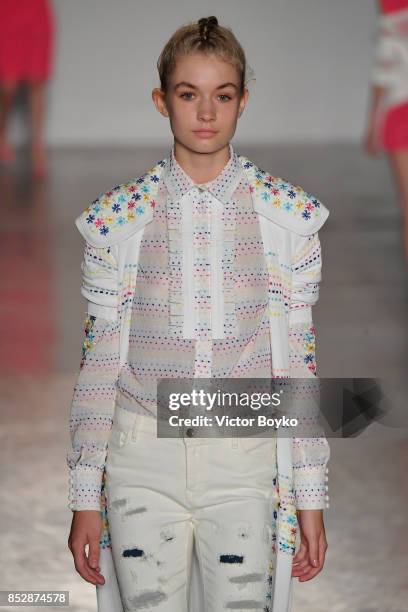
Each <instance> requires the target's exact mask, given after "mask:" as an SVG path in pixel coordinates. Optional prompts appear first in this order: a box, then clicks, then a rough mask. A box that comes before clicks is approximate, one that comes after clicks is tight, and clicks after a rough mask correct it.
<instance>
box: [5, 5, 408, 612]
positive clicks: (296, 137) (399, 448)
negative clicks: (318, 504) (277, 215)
mask: <svg viewBox="0 0 408 612" xmlns="http://www.w3.org/2000/svg"><path fill="white" fill-rule="evenodd" d="M386 5H387V2H383V3H381V4H380V3H378V2H376V1H375V0H358V2H356V0H342V1H341V2H338V1H336V0H253V1H252V2H251V3H249V2H244V1H243V0H222V1H221V2H220V1H213V0H207V2H206V4H205V7H204V8H203V5H202V3H201V2H198V0H190V2H188V3H186V2H183V1H182V0H173V1H172V2H164V1H157V0H156V2H150V3H148V2H146V1H142V2H136V0H120V2H116V3H113V2H111V1H109V0H87V1H86V2H83V1H80V0H70V1H69V2H67V1H63V0H54V1H53V2H51V1H49V2H46V1H45V0H19V2H16V1H15V0H0V210H1V222H0V267H1V271H2V275H1V278H2V285H1V287H0V338H1V340H0V365H1V369H0V402H1V422H0V436H1V438H0V448H1V455H0V456H1V462H2V467H3V469H2V486H1V496H2V497H1V499H2V503H1V506H0V513H1V514H0V516H1V528H0V529H1V538H2V555H1V561H0V590H6V589H7V590H8V589H32V588H35V589H54V590H69V591H70V598H71V607H70V609H71V610H75V611H78V612H91V611H94V610H96V598H95V587H93V586H92V585H90V584H88V583H86V582H84V581H83V580H82V578H81V577H80V576H79V575H78V574H77V573H76V571H75V568H74V566H73V561H72V557H71V553H70V551H69V550H68V548H67V539H68V534H69V529H70V522H71V511H70V510H68V508H67V495H68V470H67V467H66V463H65V452H66V449H67V448H68V445H69V435H68V417H69V409H70V401H71V397H72V392H73V387H74V384H75V380H76V376H77V374H78V371H79V362H80V358H81V345H82V338H83V329H82V326H83V320H84V317H85V307H86V306H85V302H84V300H83V298H82V297H81V296H80V283H81V271H80V263H81V259H82V255H83V241H82V238H81V236H80V235H79V233H78V231H77V229H76V228H75V226H74V219H75V218H76V216H77V215H79V214H80V212H81V211H82V210H83V209H84V208H85V207H87V206H88V205H89V204H90V203H91V202H92V201H93V200H94V199H95V198H96V197H97V196H98V195H99V194H100V193H102V192H103V191H105V190H107V189H108V188H109V187H111V186H112V185H116V184H119V183H121V182H123V181H125V180H128V179H130V178H132V177H137V176H139V175H141V174H142V173H143V172H145V171H146V170H147V169H148V168H150V167H152V166H153V165H154V164H155V163H156V162H157V161H158V160H160V159H163V158H164V157H166V156H167V155H168V153H169V151H170V148H171V146H172V142H173V141H172V134H171V131H170V126H169V124H168V121H167V119H165V118H163V117H162V116H161V115H160V114H159V113H158V112H157V111H156V109H155V107H154V105H153V102H152V100H151V90H152V89H153V88H154V87H157V86H159V80H158V74H157V70H156V61H157V58H158V56H159V54H160V51H161V49H162V47H163V46H164V44H165V43H166V41H167V40H168V38H169V37H170V36H171V34H172V33H173V32H174V31H175V30H176V29H177V28H178V27H179V26H180V25H182V24H183V23H186V22H188V21H191V20H196V19H199V18H200V17H204V16H209V15H216V16H217V18H218V20H219V22H220V23H221V24H222V25H226V26H228V27H231V28H232V30H233V31H234V33H235V34H236V36H237V38H238V39H239V41H240V42H241V44H242V46H243V47H244V49H245V51H246V54H247V60H248V62H249V64H250V66H251V67H252V68H253V70H254V73H255V74H254V76H255V77H256V80H252V81H251V82H250V83H249V90H250V99H249V103H248V106H247V108H246V110H245V112H244V113H243V115H242V117H241V119H240V120H239V122H238V127H237V132H236V134H235V136H234V139H233V141H232V144H233V146H234V147H235V149H236V150H237V151H238V152H239V153H242V154H244V155H246V156H247V157H249V158H250V159H251V160H253V161H254V162H255V163H257V164H258V165H259V166H260V167H261V168H264V169H267V170H268V171H270V172H271V174H273V175H276V176H282V177H284V178H287V179H288V180H289V181H291V182H293V183H297V184H300V185H302V187H304V188H305V189H306V190H307V191H310V192H311V193H312V194H313V195H315V196H316V197H318V198H319V199H320V200H321V201H322V202H324V204H325V205H326V206H327V207H328V208H329V210H330V213H331V214H330V217H329V219H328V222H327V223H326V224H325V226H324V227H323V229H322V231H321V236H320V237H321V242H322V249H323V280H322V284H321V292H320V300H319V302H318V304H317V305H316V307H315V308H314V321H315V325H316V328H317V366H318V374H319V376H321V377H329V376H330V377H379V378H380V379H381V381H382V383H383V389H384V391H385V393H386V394H387V397H388V398H389V400H390V402H391V404H392V405H393V406H395V408H396V410H399V411H400V412H401V411H402V412H403V413H405V407H406V393H407V382H406V378H407V363H408V351H407V347H408V343H407V338H408V334H407V320H408V317H407V314H408V309H407V305H408V299H407V297H408V295H407V294H408V290H407V285H408V283H407V262H408V249H407V244H408V230H407V220H406V218H407V215H408V212H407V211H408V186H407V184H408V153H407V150H408V120H407V115H408V110H407V109H408V91H407V92H406V97H405V98H404V97H403V94H404V91H403V90H404V87H405V85H406V87H405V89H407V88H408V67H407V66H408V43H407V33H408V25H407V26H406V27H405V26H404V27H401V28H400V30H398V32H397V34H395V35H394V39H393V40H394V42H395V41H396V42H395V45H396V46H394V47H392V45H391V47H390V44H389V41H390V40H391V39H390V36H391V37H392V36H393V34H392V32H391V34H390V33H389V32H388V34H386V36H388V38H385V39H384V37H383V39H382V40H380V38H381V36H382V34H380V32H382V33H384V28H385V27H386V26H387V23H385V25H384V23H383V22H381V18H383V17H384V15H385V14H386V12H388V13H391V12H392V13H393V16H392V18H391V19H392V20H394V21H392V23H391V25H392V27H394V26H395V14H396V13H397V12H398V13H399V14H400V15H402V16H404V15H405V17H406V19H405V21H406V24H408V2H403V1H402V0H390V2H388V6H386ZM404 11H405V12H404ZM381 16H382V17H381ZM398 18H399V16H398ZM402 21H403V20H401V23H402ZM404 23H405V22H404ZM381 28H382V29H381ZM384 40H385V42H384ZM398 45H399V47H398ZM395 49H396V50H395ZM398 49H400V56H398ZM405 52H406V53H405ZM404 53H405V59H406V62H407V63H406V64H405V65H404V64H403V57H404ZM395 58H397V60H396V59H395ZM401 58H402V59H401ZM393 62H394V65H393ZM395 63H397V64H398V66H397V69H395ZM398 79H399V85H398V84H397V85H396V82H397V80H398ZM390 83H391V84H393V87H394V89H395V87H397V89H398V87H399V92H400V97H399V99H397V98H395V97H394V98H393V106H392V109H397V111H398V114H397V115H395V114H393V115H388V117H389V120H388V119H386V117H387V114H386V113H389V112H390V111H389V109H390V105H389V104H388V107H387V106H385V101H386V96H387V93H389V92H390ZM401 92H402V93H401ZM381 105H382V107H383V110H382V111H381V112H380V107H381ZM386 121H388V123H386ZM381 126H383V127H381ZM384 126H386V127H384ZM381 130H386V131H381ZM399 423H400V422H399ZM330 444H331V450H332V457H331V461H330V464H329V465H330V480H329V494H330V509H328V510H327V511H326V512H325V523H326V532H327V539H328V543H329V549H328V553H327V558H326V564H325V567H324V569H323V572H321V573H320V574H319V575H318V576H317V577H316V578H315V579H313V580H311V581H309V582H306V583H303V584H301V583H298V582H297V581H296V582H295V603H294V611H295V612H297V611H298V610H299V611H300V610H302V612H343V611H346V610H347V611H348V612H402V611H403V610H406V597H407V595H408V593H407V585H406V572H405V571H404V569H405V568H406V555H407V552H408V551H407V540H406V537H403V536H404V535H405V534H406V529H407V512H406V507H407V501H408V500H407V485H406V478H405V473H406V469H407V462H408V444H407V430H406V429H403V428H401V427H397V426H395V427H390V426H389V424H387V425H385V424H381V423H374V424H372V426H370V427H369V428H368V429H366V430H365V431H364V432H363V433H362V434H361V435H359V436H356V437H355V438H352V439H342V440H338V439H332V440H331V441H330ZM197 572H198V570H197V565H195V568H194V572H193V581H194V584H195V587H194V588H196V589H198V588H199V587H198V582H199V576H198V573H197ZM194 610H199V603H197V607H195V608H194Z"/></svg>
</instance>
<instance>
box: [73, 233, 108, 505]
mask: <svg viewBox="0 0 408 612" xmlns="http://www.w3.org/2000/svg"><path fill="white" fill-rule="evenodd" d="M81 269H82V287H81V293H82V295H83V296H84V297H85V298H86V300H87V312H86V315H85V321H84V337H83V345H82V358H81V362H80V370H79V374H78V377H77V380H76V384H75V387H74V393H73V397H72V402H71V410H70V419H69V428H70V436H71V443H72V449H70V451H69V452H68V453H67V463H68V467H69V472H70V488H69V508H70V509H71V510H101V506H100V497H101V486H102V475H103V470H104V466H105V459H106V452H107V450H106V449H107V441H108V438H109V434H110V430H111V427H112V421H113V413H114V407H115V397H116V383H117V378H118V374H119V369H120V365H119V364H120V323H119V320H118V280H117V278H118V268H117V247H105V248H95V247H93V246H90V245H89V244H88V243H86V245H85V250H84V258H83V262H82V264H81Z"/></svg>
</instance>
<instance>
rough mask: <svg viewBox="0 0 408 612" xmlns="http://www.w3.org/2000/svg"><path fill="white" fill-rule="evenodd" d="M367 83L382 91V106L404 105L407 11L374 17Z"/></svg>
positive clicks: (407, 69)
mask: <svg viewBox="0 0 408 612" xmlns="http://www.w3.org/2000/svg"><path fill="white" fill-rule="evenodd" d="M371 82H372V83H373V84H374V85H379V86H382V87H385V88H386V98H385V105H386V106H394V105H397V104H402V103H403V102H408V9H404V10H401V11H396V12H394V13H388V14H381V15H380V17H379V18H378V31H377V38H376V46H375V54H374V64H373V68H372V75H371Z"/></svg>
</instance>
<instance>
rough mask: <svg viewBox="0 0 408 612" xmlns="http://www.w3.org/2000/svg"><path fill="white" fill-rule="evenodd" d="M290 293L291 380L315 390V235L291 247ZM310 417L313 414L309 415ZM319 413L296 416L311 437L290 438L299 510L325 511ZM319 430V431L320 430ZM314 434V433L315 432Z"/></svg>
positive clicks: (325, 451) (324, 445)
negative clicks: (301, 380) (300, 380)
mask: <svg viewBox="0 0 408 612" xmlns="http://www.w3.org/2000/svg"><path fill="white" fill-rule="evenodd" d="M293 250H294V257H293V261H292V279H293V280H292V292H291V302H290V312H289V350H290V355H289V356H290V372H291V374H290V375H291V378H311V379H314V381H311V385H310V388H311V390H312V392H313V391H316V389H318V379H317V367H316V328H315V326H314V324H313V319H312V306H313V305H314V304H315V303H316V302H317V300H318V297H319V283H320V280H321V263H322V262H321V246H320V240H319V237H318V233H317V232H316V233H314V234H312V235H309V236H296V238H295V239H294V244H293ZM298 405H299V406H300V412H301V411H302V407H303V406H304V407H305V411H306V410H307V409H306V405H307V397H305V398H304V399H303V400H302V399H301V400H300V402H298ZM311 414H312V413H311ZM315 416H316V417H317V416H318V411H316V412H315V413H313V415H312V418H311V419H310V418H309V417H310V415H304V422H302V414H299V422H300V423H301V425H302V427H304V428H305V429H304V431H308V433H309V436H310V437H304V438H297V437H294V438H293V444H292V461H293V470H294V493H295V499H296V506H297V508H298V509H299V510H306V509H321V508H325V507H326V508H327V507H329V505H328V493H327V491H328V485H327V481H328V476H327V473H328V468H327V462H328V460H329V457H330V447H329V444H328V441H327V439H326V438H325V437H323V436H321V435H317V434H316V432H319V427H318V424H317V418H316V419H315V420H313V418H314V417H315ZM320 431H321V430H320ZM314 432H315V433H314Z"/></svg>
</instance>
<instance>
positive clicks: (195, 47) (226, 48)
mask: <svg viewBox="0 0 408 612" xmlns="http://www.w3.org/2000/svg"><path fill="white" fill-rule="evenodd" d="M193 53H203V54H204V55H216V56H218V57H220V58H222V59H224V60H225V61H227V62H229V63H231V64H232V65H233V66H235V68H236V69H237V71H238V74H239V75H240V93H241V95H242V93H243V91H244V88H245V86H246V85H247V82H248V78H247V76H248V72H249V73H250V74H251V75H252V74H253V70H252V68H250V67H249V66H248V63H247V60H246V57H245V52H244V50H243V48H242V47H241V45H240V43H239V42H238V40H237V39H236V37H235V35H234V33H233V32H232V30H231V29H230V28H227V27H224V26H220V25H219V24H218V19H217V18H216V17H214V16H213V15H212V16H211V17H202V18H201V19H199V20H198V21H193V22H191V23H189V24H187V25H184V26H181V27H180V28H179V29H178V30H176V32H174V34H173V36H172V37H171V38H170V39H169V40H168V42H167V43H166V45H165V46H164V48H163V50H162V52H161V54H160V56H159V59H158V60H157V70H158V71H159V78H160V86H161V89H162V91H163V92H164V93H167V91H168V85H169V77H170V76H171V74H172V72H173V70H174V68H175V66H176V61H177V58H179V57H182V56H185V55H190V54H193Z"/></svg>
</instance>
